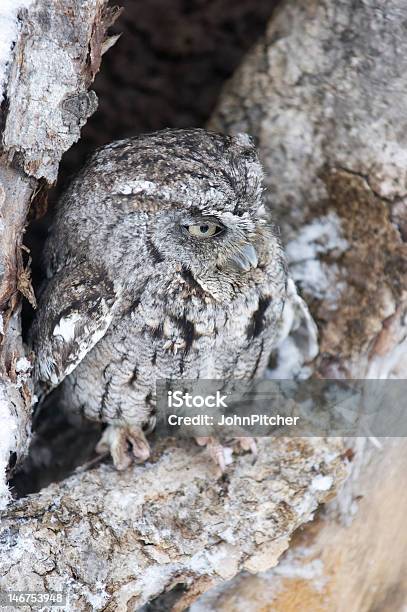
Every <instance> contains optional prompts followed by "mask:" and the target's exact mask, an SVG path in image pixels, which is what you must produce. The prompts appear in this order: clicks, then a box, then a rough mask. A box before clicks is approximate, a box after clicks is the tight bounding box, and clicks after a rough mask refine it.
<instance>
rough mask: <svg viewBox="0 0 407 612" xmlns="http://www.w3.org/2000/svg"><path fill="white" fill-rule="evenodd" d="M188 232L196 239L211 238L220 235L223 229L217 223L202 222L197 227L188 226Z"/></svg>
mask: <svg viewBox="0 0 407 612" xmlns="http://www.w3.org/2000/svg"><path fill="white" fill-rule="evenodd" d="M187 230H188V232H189V233H190V234H191V236H194V237H195V238H211V237H212V236H215V235H216V234H219V232H221V231H222V230H223V227H221V226H220V225H216V223H209V222H202V223H197V224H196V225H188V226H187Z"/></svg>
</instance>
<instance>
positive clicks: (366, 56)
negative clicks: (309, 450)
mask: <svg viewBox="0 0 407 612" xmlns="http://www.w3.org/2000/svg"><path fill="white" fill-rule="evenodd" d="M403 15H404V16H405V5H404V3H403V2H402V0H391V1H389V2H386V3H384V2H379V3H378V2H376V1H374V0H364V1H363V2H357V3H354V2H344V1H341V2H336V1H334V0H316V1H314V2H308V1H307V0H287V1H286V2H284V3H282V5H281V6H280V8H279V10H278V12H277V14H276V16H275V18H274V19H272V21H271V23H270V24H269V27H268V30H267V33H266V35H265V37H264V38H263V39H262V40H261V41H260V42H259V43H258V44H257V45H256V47H255V48H254V49H253V51H252V52H251V54H249V56H248V57H247V58H246V60H245V61H244V62H243V64H242V66H241V67H240V69H239V70H238V71H237V73H236V74H235V76H234V77H233V78H232V80H231V81H230V82H229V83H228V84H227V85H226V87H225V89H224V91H223V94H222V96H221V99H220V102H219V104H218V108H217V110H216V112H215V113H214V115H213V117H212V119H211V121H210V127H211V128H212V129H215V130H218V131H223V132H229V133H236V132H248V133H249V134H251V135H252V136H253V137H254V138H255V140H256V142H257V144H258V146H259V151H260V155H261V158H262V160H263V164H264V166H265V173H266V181H267V186H268V191H267V192H266V194H265V195H266V202H267V205H268V206H269V207H270V208H271V210H272V211H273V214H274V218H275V220H276V222H277V223H278V224H279V225H280V227H281V229H282V235H283V240H284V242H285V244H286V249H287V253H288V258H289V266H290V271H291V274H292V276H293V277H294V279H295V280H296V282H297V285H298V286H299V287H300V289H301V291H302V293H303V296H304V297H305V299H306V301H307V303H308V305H309V306H310V309H311V312H312V314H313V316H314V319H315V320H316V322H317V324H318V328H319V342H320V352H319V356H318V357H317V359H316V360H315V361H314V363H313V364H312V365H311V370H313V372H314V375H315V376H322V377H324V378H372V379H381V378H406V374H407V369H406V366H407V316H406V315H407V283H406V278H407V275H406V273H407V244H406V238H407V231H406V229H407V165H406V154H405V151H406V148H407V116H406V113H405V108H406V103H407V26H406V21H405V19H403V18H402V16H403ZM284 357H285V353H284V346H283V347H282V349H281V350H280V354H279V355H278V356H277V361H279V362H281V361H283V360H284ZM373 443H374V445H372V444H371V443H370V442H369V441H366V440H363V439H358V440H351V441H349V444H350V445H351V446H352V447H353V451H352V452H351V455H354V458H353V461H352V470H351V472H352V474H351V477H350V478H349V479H348V481H347V483H346V485H345V487H344V488H343V489H342V491H341V493H340V494H339V496H338V498H337V499H336V500H335V502H334V504H335V510H336V511H338V510H339V515H340V517H341V520H342V521H345V523H346V524H348V523H352V518H353V514H354V512H355V509H356V508H357V507H358V500H360V498H361V497H362V496H364V495H366V498H365V499H362V501H361V502H360V515H357V516H356V518H355V519H354V523H353V524H351V526H348V527H341V526H339V525H338V524H336V523H335V521H334V520H333V519H332V512H331V514H330V515H329V517H330V520H328V521H326V522H324V523H322V524H321V523H319V525H318V526H316V527H314V526H313V527H311V528H310V529H308V530H306V531H305V537H307V535H306V534H307V533H308V540H311V541H313V542H315V546H314V547H313V549H312V551H311V552H310V553H309V554H308V555H307V554H305V555H304V559H303V564H304V565H305V566H306V567H305V569H304V568H303V567H302V563H301V555H302V554H303V552H304V551H303V549H302V548H301V546H300V548H299V549H298V551H297V553H296V552H295V549H294V551H293V552H292V555H291V552H290V554H289V555H288V556H287V561H286V562H284V561H283V562H282V565H281V568H280V566H278V568H277V569H276V570H275V571H274V572H271V574H269V575H268V576H267V577H265V578H264V579H256V578H245V577H241V578H239V579H238V581H237V582H234V583H233V584H231V585H230V586H229V588H228V589H224V591H222V592H221V593H214V594H213V599H211V600H210V603H209V604H208V605H209V608H206V607H205V602H204V601H202V605H201V604H200V607H199V608H198V607H197V609H199V610H201V611H202V610H205V609H212V608H211V607H210V606H212V605H213V606H215V607H216V609H219V610H222V609H228V610H233V609H234V608H233V606H232V605H229V604H231V602H232V601H233V602H236V601H240V605H241V606H243V607H244V602H245V601H246V603H247V601H248V599H247V598H248V597H249V594H251V595H250V596H252V595H253V589H255V590H256V593H261V592H263V593H265V595H264V598H262V597H261V596H260V595H259V596H258V597H257V603H258V606H259V607H261V606H262V605H265V602H266V601H267V605H270V606H272V609H273V610H276V611H278V610H284V612H286V611H289V610H294V609H298V607H301V609H304V610H330V609H333V608H334V609H335V610H346V609H349V606H350V607H351V608H352V609H355V610H358V612H359V611H365V610H372V609H375V610H376V609H377V610H378V609H380V610H387V609H389V610H390V609H391V610H394V609H396V607H395V605H396V603H397V602H398V603H400V601H401V600H402V599H403V597H405V590H403V587H402V585H401V582H400V580H401V579H400V576H403V575H405V571H406V566H405V553H406V549H407V542H406V538H405V537H404V536H401V535H397V534H401V533H403V534H404V532H405V528H404V518H403V513H404V514H405V496H403V495H402V492H401V491H400V484H401V483H403V485H402V486H404V487H405V484H406V477H405V467H404V464H403V461H405V455H406V452H407V450H406V449H407V442H406V440H405V438H393V439H392V438H390V439H381V440H380V441H379V442H378V441H376V440H373ZM384 498H385V499H386V502H385V503H384ZM403 502H404V506H402V507H403V512H400V513H399V512H398V508H399V506H400V504H403ZM389 516H391V517H392V518H391V519H389ZM389 520H391V525H390V524H389ZM392 540H394V541H396V540H397V544H396V545H395V547H394V556H393V546H392V544H391V542H392ZM378 542H380V545H379V544H378ZM386 547H388V550H390V549H391V550H392V560H391V562H390V561H389V558H388V555H387V552H386ZM290 555H291V556H290ZM296 555H297V556H296ZM293 559H294V561H295V563H297V562H298V563H297V565H298V564H299V565H298V568H297V569H298V571H297V572H296V573H295V572H294V571H293V566H292V563H291V562H292V561H293ZM315 560H317V564H318V563H320V565H319V566H318V568H319V569H318V571H319V574H318V572H317V573H316V574H315V572H314V574H313V576H310V578H309V580H308V579H306V574H307V571H308V572H310V571H311V570H312V569H313V567H314V566H315V564H314V566H313V565H312V563H313V562H314V561H315ZM284 563H286V565H284ZM290 563H291V565H290ZM310 563H311V565H310ZM311 566H312V567H311ZM367 566H368V567H369V569H366V568H367ZM284 567H286V569H287V571H286V576H287V577H286V578H285V579H281V580H282V581H281V580H280V576H283V577H284ZM315 567H316V566H315ZM315 567H314V569H315ZM290 572H291V574H292V578H293V579H292V580H290ZM311 574H312V572H311ZM362 574H363V576H362ZM304 576H305V578H304ZM318 576H319V578H320V582H318ZM301 580H302V582H301ZM361 584H363V588H362V587H361ZM321 585H325V587H326V589H328V590H326V589H325V587H324V586H321ZM279 587H281V589H282V594H281V597H280V596H278V595H277V594H276V593H277V592H278V588H279ZM237 591H238V592H240V593H241V594H242V597H241V600H239V595H238V594H237ZM244 593H245V594H244ZM243 594H244V595H243ZM392 597H393V598H394V600H392ZM245 598H246V599H245ZM208 601H209V600H208ZM300 602H301V603H300ZM392 602H393V604H394V605H393V607H391V605H392ZM404 603H405V600H404ZM228 605H229V607H228ZM236 605H237V604H236ZM223 606H224V607H223ZM397 609H401V608H397Z"/></svg>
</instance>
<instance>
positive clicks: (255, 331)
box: [32, 129, 287, 467]
mask: <svg viewBox="0 0 407 612" xmlns="http://www.w3.org/2000/svg"><path fill="white" fill-rule="evenodd" d="M261 205H262V171H261V167H260V164H259V161H258V159H257V155H256V152H255V149H254V147H253V144H252V143H251V141H250V139H249V138H248V137H247V136H245V135H238V136H236V137H229V136H221V135H218V134H214V133H209V132H206V131H204V130H200V129H199V130H198V129H191V130H164V131H162V132H158V133H155V134H147V135H144V136H140V137H137V138H130V139H126V140H122V141H119V142H114V143H112V144H110V145H108V146H106V147H104V148H102V149H100V150H98V151H97V152H96V153H95V154H94V155H93V157H92V158H91V159H90V160H89V162H88V163H87V165H86V166H85V167H84V169H83V170H82V171H81V172H80V174H79V175H78V176H77V177H76V178H75V180H73V182H72V183H71V185H70V187H69V188H68V190H67V191H66V193H65V194H64V196H63V197H62V198H61V200H60V202H59V206H58V212H57V215H56V219H55V222H54V225H53V227H52V230H51V233H50V237H49V240H48V242H47V245H46V250H45V262H46V270H47V278H48V281H47V285H46V288H45V290H44V291H43V294H42V296H41V298H40V303H39V310H38V314H37V318H36V321H35V323H34V326H33V330H32V343H33V348H34V350H35V353H36V376H37V380H38V381H39V384H42V385H44V384H45V385H48V386H55V385H58V384H59V383H61V382H62V381H63V394H64V396H65V398H66V400H67V402H69V404H70V406H71V407H72V408H73V409H75V410H77V411H81V412H82V413H83V414H84V415H85V416H86V417H88V418H90V419H97V420H101V421H103V422H106V423H109V424H110V425H114V426H115V428H110V429H109V432H108V433H107V434H105V436H104V443H105V444H106V445H107V446H109V447H110V448H111V451H112V455H113V458H114V459H115V462H116V464H117V465H118V466H119V467H124V466H125V465H127V463H128V461H127V460H126V459H124V455H123V452H122V451H123V449H122V448H121V447H120V445H122V446H123V443H124V441H125V440H127V441H129V440H130V441H131V442H132V443H133V445H134V446H135V449H134V453H135V455H136V456H139V457H140V458H145V457H146V456H147V455H148V446H147V444H146V442H145V440H144V438H143V436H142V435H141V434H140V431H141V430H140V427H141V426H142V425H145V424H146V423H147V422H148V420H149V417H150V416H151V415H152V413H153V411H154V405H155V380H156V379H162V378H189V379H194V378H198V377H199V378H208V379H211V378H212V379H213V378H222V379H229V378H248V379H249V378H253V377H256V376H259V375H261V374H262V373H263V372H264V370H265V368H266V365H267V361H268V358H269V354H270V351H271V350H272V347H273V345H274V344H275V343H276V340H277V337H278V334H279V333H280V332H279V330H280V329H281V320H282V312H283V307H284V302H285V298H286V292H287V274H286V266H285V263H284V257H283V252H282V248H281V245H280V242H279V240H278V238H277V236H276V234H275V233H274V232H273V230H272V227H271V226H270V224H269V223H268V221H267V220H266V219H265V218H264V217H263V216H262V213H261ZM208 223H209V226H208V225H207V224H208ZM211 224H213V227H215V226H216V227H217V228H218V229H216V231H218V232H219V233H217V234H216V235H214V236H213V237H209V238H206V237H205V238H202V237H201V236H199V237H196V236H195V235H191V234H190V232H191V231H198V232H201V231H208V230H205V228H207V227H210V228H212V225H211ZM191 226H193V227H195V226H197V227H198V230H192V229H191ZM187 228H190V229H187ZM202 228H203V230H202ZM210 231H215V230H212V229H210ZM132 431H133V434H134V435H132V434H131V432H132ZM123 432H125V433H123ZM126 432H127V433H126ZM129 432H130V434H129ZM134 432H136V433H134ZM139 434H140V435H139ZM119 439H120V440H119ZM140 440H141V441H140ZM119 447H120V448H121V450H120V449H119ZM137 448H138V450H137Z"/></svg>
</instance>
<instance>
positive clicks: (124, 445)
mask: <svg viewBox="0 0 407 612" xmlns="http://www.w3.org/2000/svg"><path fill="white" fill-rule="evenodd" d="M96 452H97V453H100V454H102V453H105V452H110V454H111V456H112V459H113V463H114V466H115V468H116V469H117V470H120V471H122V470H125V469H126V468H128V467H129V466H130V465H131V463H132V462H133V461H136V463H143V461H146V460H147V459H148V458H149V456H150V445H149V443H148V442H147V440H146V437H145V435H144V432H143V430H142V429H141V427H137V426H134V425H133V426H131V425H129V426H127V427H118V426H117V425H108V426H107V427H106V429H105V431H104V432H103V435H102V437H101V438H100V440H99V442H98V444H97V446H96Z"/></svg>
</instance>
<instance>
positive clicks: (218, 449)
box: [195, 436, 233, 474]
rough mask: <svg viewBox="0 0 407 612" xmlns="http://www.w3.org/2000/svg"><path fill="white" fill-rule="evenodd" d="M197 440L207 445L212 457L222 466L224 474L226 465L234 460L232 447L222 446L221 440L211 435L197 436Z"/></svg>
mask: <svg viewBox="0 0 407 612" xmlns="http://www.w3.org/2000/svg"><path fill="white" fill-rule="evenodd" d="M195 440H196V442H197V444H198V445H199V446H206V447H207V449H208V451H209V454H210V456H211V457H212V459H213V460H214V462H215V463H216V465H217V466H218V467H219V468H220V471H221V473H222V474H224V472H225V470H226V466H227V465H229V464H230V463H232V462H233V458H232V456H231V453H230V449H228V448H226V447H224V446H222V445H221V444H220V442H219V440H217V439H216V438H212V437H210V436H207V437H197V438H195ZM227 451H229V452H227Z"/></svg>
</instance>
